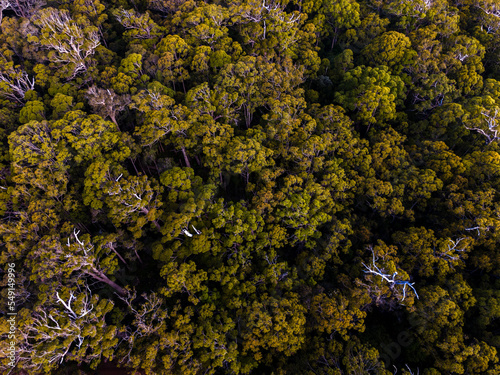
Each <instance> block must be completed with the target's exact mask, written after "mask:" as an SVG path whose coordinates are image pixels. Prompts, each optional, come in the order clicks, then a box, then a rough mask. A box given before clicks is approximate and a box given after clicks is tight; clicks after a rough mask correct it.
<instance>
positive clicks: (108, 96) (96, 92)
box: [87, 86, 131, 130]
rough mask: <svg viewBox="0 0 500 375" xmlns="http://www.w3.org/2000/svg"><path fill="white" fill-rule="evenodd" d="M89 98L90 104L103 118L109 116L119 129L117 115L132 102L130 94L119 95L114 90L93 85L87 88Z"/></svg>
mask: <svg viewBox="0 0 500 375" xmlns="http://www.w3.org/2000/svg"><path fill="white" fill-rule="evenodd" d="M87 98H88V99H89V104H90V106H91V107H92V108H93V109H94V111H96V112H97V114H98V115H100V116H101V117H103V118H106V117H109V118H110V119H111V121H113V122H114V124H115V125H116V127H117V128H118V130H120V127H119V126H118V122H117V120H116V115H117V114H118V113H120V112H121V111H123V110H124V109H125V108H127V106H128V105H129V104H130V102H131V99H130V96H129V95H117V94H116V93H115V92H114V91H113V90H110V89H107V90H104V89H101V88H98V87H96V86H92V87H90V88H89V89H88V90H87Z"/></svg>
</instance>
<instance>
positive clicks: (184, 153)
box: [181, 147, 191, 168]
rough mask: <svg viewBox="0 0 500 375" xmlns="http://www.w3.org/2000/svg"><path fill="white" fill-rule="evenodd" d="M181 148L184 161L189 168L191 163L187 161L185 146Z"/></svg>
mask: <svg viewBox="0 0 500 375" xmlns="http://www.w3.org/2000/svg"><path fill="white" fill-rule="evenodd" d="M181 150H182V155H183V156H184V162H185V163H186V166H187V167H188V168H191V163H190V162H189V159H188V156H187V154H186V148H185V147H183V148H182V149H181Z"/></svg>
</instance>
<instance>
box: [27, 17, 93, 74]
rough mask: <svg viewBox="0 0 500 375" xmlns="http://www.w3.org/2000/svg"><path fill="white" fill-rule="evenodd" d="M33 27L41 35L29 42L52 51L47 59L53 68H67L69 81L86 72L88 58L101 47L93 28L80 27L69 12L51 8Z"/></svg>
mask: <svg viewBox="0 0 500 375" xmlns="http://www.w3.org/2000/svg"><path fill="white" fill-rule="evenodd" d="M33 23H34V24H35V25H36V26H38V27H39V28H40V33H39V34H37V35H36V36H35V35H33V36H32V37H31V38H30V41H31V42H32V43H37V44H40V45H42V46H44V47H46V48H48V49H51V50H53V52H52V53H49V55H48V58H49V59H50V61H51V62H53V63H55V64H58V65H64V66H66V69H67V71H68V73H70V76H69V79H72V78H74V77H75V76H76V75H77V74H79V73H83V72H86V71H87V70H88V68H89V67H90V64H91V61H89V57H90V56H92V55H93V54H94V52H95V50H96V48H97V47H98V46H99V44H100V41H99V35H98V32H97V28H96V27H95V26H88V27H82V26H80V25H78V24H77V23H76V22H75V21H74V20H73V19H72V18H71V16H70V14H69V12H68V11H66V10H58V9H54V8H45V9H42V10H41V11H40V12H39V13H37V14H36V17H35V18H34V20H33Z"/></svg>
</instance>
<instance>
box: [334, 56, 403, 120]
mask: <svg viewBox="0 0 500 375" xmlns="http://www.w3.org/2000/svg"><path fill="white" fill-rule="evenodd" d="M339 89H340V91H338V92H336V93H335V100H336V101H337V102H338V103H339V104H341V105H343V106H344V107H346V108H348V109H350V110H351V111H353V112H354V113H355V118H356V119H357V120H358V121H359V122H361V123H362V124H363V125H367V126H368V128H370V126H371V125H372V124H374V123H376V122H380V123H383V122H385V121H388V120H391V119H393V118H394V117H395V115H396V105H397V104H402V99H403V98H404V90H405V87H404V83H403V81H402V80H401V78H400V77H399V76H394V75H391V74H390V73H389V72H388V68H387V67H386V66H380V67H377V68H372V67H365V66H358V67H356V68H354V69H353V70H350V71H349V72H347V73H346V74H345V76H344V78H343V81H342V83H341V84H340V86H339Z"/></svg>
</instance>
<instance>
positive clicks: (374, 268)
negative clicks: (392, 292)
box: [362, 249, 419, 301]
mask: <svg viewBox="0 0 500 375" xmlns="http://www.w3.org/2000/svg"><path fill="white" fill-rule="evenodd" d="M371 252H372V265H371V266H367V265H366V264H364V263H362V264H363V266H364V267H365V268H366V271H364V272H365V273H371V274H374V275H377V276H380V277H381V278H382V279H383V280H385V281H387V282H388V283H389V284H390V286H391V289H392V288H394V286H395V285H402V286H403V298H402V299H401V301H404V299H405V298H406V287H407V286H409V287H410V288H411V289H412V290H413V292H414V293H415V296H416V297H417V299H419V297H418V294H417V291H416V290H415V288H414V287H413V285H414V284H415V283H410V282H409V281H404V280H398V279H396V276H397V274H398V273H397V272H394V273H393V274H392V275H389V274H387V273H385V272H384V270H383V269H380V268H379V267H378V266H377V264H376V262H377V260H378V257H375V252H374V251H373V249H371Z"/></svg>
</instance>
